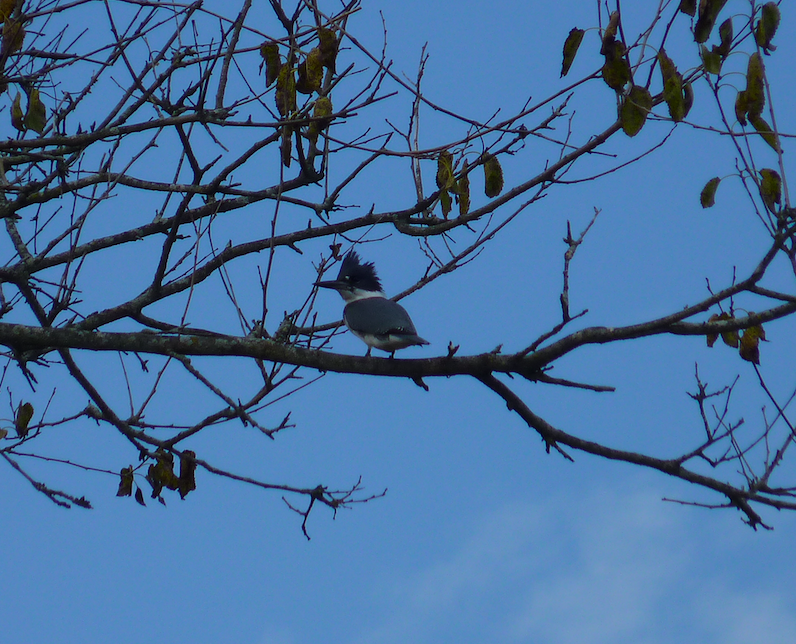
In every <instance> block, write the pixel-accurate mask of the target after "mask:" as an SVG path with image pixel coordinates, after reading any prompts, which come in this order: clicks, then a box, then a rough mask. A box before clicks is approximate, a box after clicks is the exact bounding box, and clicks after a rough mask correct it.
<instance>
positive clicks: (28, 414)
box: [14, 402, 33, 438]
mask: <svg viewBox="0 0 796 644" xmlns="http://www.w3.org/2000/svg"><path fill="white" fill-rule="evenodd" d="M31 418H33V405H31V404H30V403H29V402H26V403H23V404H22V405H20V406H19V407H17V413H16V416H15V417H14V428H15V429H16V430H17V436H18V437H19V438H25V436H27V435H28V430H29V428H28V425H29V424H30V419H31Z"/></svg>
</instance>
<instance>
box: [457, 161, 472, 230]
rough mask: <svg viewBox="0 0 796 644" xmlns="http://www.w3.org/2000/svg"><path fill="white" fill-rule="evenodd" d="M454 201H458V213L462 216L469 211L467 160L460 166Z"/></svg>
mask: <svg viewBox="0 0 796 644" xmlns="http://www.w3.org/2000/svg"><path fill="white" fill-rule="evenodd" d="M457 187H458V190H457V191H456V201H457V202H458V203H459V215H460V216H461V217H464V215H466V214H467V213H468V212H469V211H470V176H469V174H468V173H467V161H465V162H464V165H463V167H462V174H461V176H460V177H459V181H458V182H457Z"/></svg>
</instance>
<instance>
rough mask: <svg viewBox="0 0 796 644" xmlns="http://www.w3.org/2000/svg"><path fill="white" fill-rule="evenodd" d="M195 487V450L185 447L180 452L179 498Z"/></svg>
mask: <svg viewBox="0 0 796 644" xmlns="http://www.w3.org/2000/svg"><path fill="white" fill-rule="evenodd" d="M195 489H196V452H194V451H192V450H189V449H186V450H185V451H184V452H183V453H182V454H180V498H182V499H184V498H185V496H186V495H187V494H188V492H191V491H193V490H195Z"/></svg>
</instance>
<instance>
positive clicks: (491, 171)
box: [484, 154, 503, 199]
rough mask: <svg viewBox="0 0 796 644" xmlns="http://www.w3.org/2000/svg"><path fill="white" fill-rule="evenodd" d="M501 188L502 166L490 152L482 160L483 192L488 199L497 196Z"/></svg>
mask: <svg viewBox="0 0 796 644" xmlns="http://www.w3.org/2000/svg"><path fill="white" fill-rule="evenodd" d="M501 190H503V168H501V167H500V161H498V160H497V157H496V156H494V155H492V154H490V155H488V157H487V158H486V161H484V194H485V195H486V196H487V197H489V198H490V199H492V198H494V197H497V196H498V195H499V194H500V192H501Z"/></svg>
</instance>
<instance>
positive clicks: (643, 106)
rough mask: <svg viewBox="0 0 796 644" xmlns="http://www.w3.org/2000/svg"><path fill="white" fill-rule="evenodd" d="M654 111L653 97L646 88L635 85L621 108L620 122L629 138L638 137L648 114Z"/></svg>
mask: <svg viewBox="0 0 796 644" xmlns="http://www.w3.org/2000/svg"><path fill="white" fill-rule="evenodd" d="M651 109H652V96H651V95H650V93H649V90H648V89H647V88H646V87H641V86H640V85H634V86H633V88H632V89H631V90H630V93H629V94H628V95H627V96H626V97H625V99H624V100H623V101H622V105H621V106H620V108H619V120H620V121H621V122H622V130H624V132H625V134H627V135H628V136H636V134H638V133H639V132H640V131H641V128H642V127H644V123H645V122H646V121H647V114H649V112H650V110H651Z"/></svg>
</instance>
